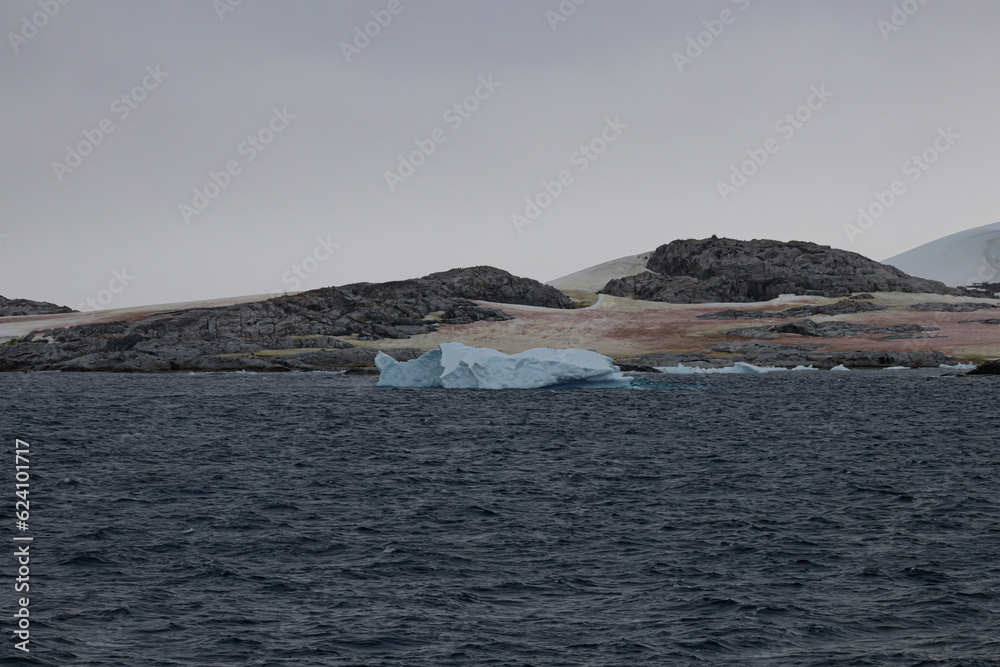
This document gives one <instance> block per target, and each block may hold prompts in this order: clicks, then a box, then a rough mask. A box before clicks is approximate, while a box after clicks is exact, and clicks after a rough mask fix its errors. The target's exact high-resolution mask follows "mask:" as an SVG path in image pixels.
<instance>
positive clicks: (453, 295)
mask: <svg viewBox="0 0 1000 667" xmlns="http://www.w3.org/2000/svg"><path fill="white" fill-rule="evenodd" d="M473 300H476V301H493V302H501V303H512V304H521V305H530V306H545V307H549V308H572V304H571V302H570V300H569V299H568V298H567V297H566V296H565V295H563V294H562V293H561V292H559V291H558V290H557V289H555V288H554V287H549V286H547V285H543V284H542V283H539V282H537V281H535V280H530V279H527V278H518V277H517V276H513V275H511V274H510V273H507V272H506V271H502V270H500V269H495V268H492V267H475V268H469V269H455V270H452V271H446V272H443V273H435V274H431V275H429V276H426V277H424V278H419V279H415V280H404V281H397V282H390V283H357V284H353V285H345V286H343V287H329V288H324V289H319V290H313V291H310V292H303V293H301V294H295V295H292V296H282V297H278V298H274V299H269V300H266V301H259V302H251V303H244V304H240V305H235V306H226V307H220V308H196V309H190V310H182V311H177V312H173V313H164V314H159V315H156V316H153V317H148V318H146V319H142V320H139V321H134V322H131V321H123V322H110V323H101V324H89V325H80V326H72V327H66V328H58V329H51V330H46V331H38V332H34V333H32V334H30V335H28V336H25V337H24V338H22V339H21V340H20V341H17V342H16V344H14V345H4V346H0V370H111V371H151V370H235V369H241V368H246V369H254V370H290V369H303V370H309V369H316V368H328V367H331V366H336V367H342V366H353V365H363V364H367V363H369V362H370V361H371V358H373V357H374V354H375V353H374V351H371V350H360V349H358V348H353V346H352V345H351V344H350V343H349V342H346V341H344V340H341V338H342V337H352V336H355V337H357V338H358V339H360V340H376V339H381V338H408V337H409V336H412V335H416V334H422V333H430V332H432V331H435V330H436V329H437V328H438V326H439V325H441V324H468V323H471V322H477V321H503V320H508V319H511V318H510V316H509V315H507V314H506V313H504V312H503V311H502V310H499V309H496V308H487V307H483V306H480V305H478V304H476V303H474V302H473ZM42 341H48V342H42ZM352 348H353V349H352ZM275 350H279V351H280V350H311V352H307V353H305V354H303V355H296V356H294V357H291V356H289V357H282V356H267V357H258V356H248V355H257V353H260V352H264V351H275ZM406 354H407V353H405V352H404V353H403V355H404V356H406ZM218 355H231V356H227V357H220V356H218Z"/></svg>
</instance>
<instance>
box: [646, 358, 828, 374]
mask: <svg viewBox="0 0 1000 667" xmlns="http://www.w3.org/2000/svg"><path fill="white" fill-rule="evenodd" d="M656 370H658V371H660V372H661V373H664V374H666V375H706V374H711V375H758V374H763V373H781V372H788V371H789V370H791V371H815V370H819V369H817V368H813V367H812V366H796V367H795V368H792V369H788V368H782V367H780V366H754V365H753V364H748V363H745V362H743V361H737V362H736V364H735V365H734V366H725V367H723V368H700V367H698V366H685V365H684V364H677V365H676V366H657V367H656Z"/></svg>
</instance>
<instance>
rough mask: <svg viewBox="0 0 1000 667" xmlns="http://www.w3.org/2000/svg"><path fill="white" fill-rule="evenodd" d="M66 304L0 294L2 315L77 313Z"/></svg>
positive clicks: (0, 314)
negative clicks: (59, 304)
mask: <svg viewBox="0 0 1000 667" xmlns="http://www.w3.org/2000/svg"><path fill="white" fill-rule="evenodd" d="M75 312H76V311H75V310H73V309H72V308H67V307H66V306H57V305H56V304H54V303H47V302H45V301H29V300H28V299H7V298H4V297H2V296H0V317H16V316H18V315H56V314H59V313H75Z"/></svg>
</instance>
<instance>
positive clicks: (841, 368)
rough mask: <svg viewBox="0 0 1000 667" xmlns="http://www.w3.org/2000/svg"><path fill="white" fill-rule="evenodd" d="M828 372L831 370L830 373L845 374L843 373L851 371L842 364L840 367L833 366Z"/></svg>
mask: <svg viewBox="0 0 1000 667" xmlns="http://www.w3.org/2000/svg"><path fill="white" fill-rule="evenodd" d="M830 370H831V371H834V372H841V373H845V372H847V371H849V370H851V369H850V368H848V367H847V366H845V365H844V364H841V365H839V366H834V367H833V368H831V369H830Z"/></svg>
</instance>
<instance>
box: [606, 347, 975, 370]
mask: <svg viewBox="0 0 1000 667" xmlns="http://www.w3.org/2000/svg"><path fill="white" fill-rule="evenodd" d="M822 348H823V345H822V344H818V343H803V344H796V345H783V344H781V343H774V342H771V341H752V342H740V343H724V344H720V345H715V346H713V347H712V348H711V351H713V352H717V353H719V354H724V355H727V356H724V357H723V356H710V355H705V354H647V355H643V356H640V357H632V358H629V359H622V360H620V361H621V363H626V364H632V365H636V366H640V365H642V366H653V367H657V366H677V364H679V363H683V364H684V365H685V366H699V367H702V368H722V367H725V366H732V365H733V364H735V363H736V362H738V361H742V362H745V363H748V364H753V365H754V366H774V367H780V368H794V367H796V366H813V367H815V368H819V369H824V370H829V369H831V368H833V367H835V366H840V365H844V366H847V367H848V368H893V367H896V366H907V367H910V368H937V367H939V366H941V365H942V364H955V363H957V361H958V360H957V359H956V358H955V357H952V356H949V355H946V354H942V353H940V352H884V351H878V350H851V351H846V352H845V351H824V350H823V349H822ZM616 363H618V362H617V361H616Z"/></svg>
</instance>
